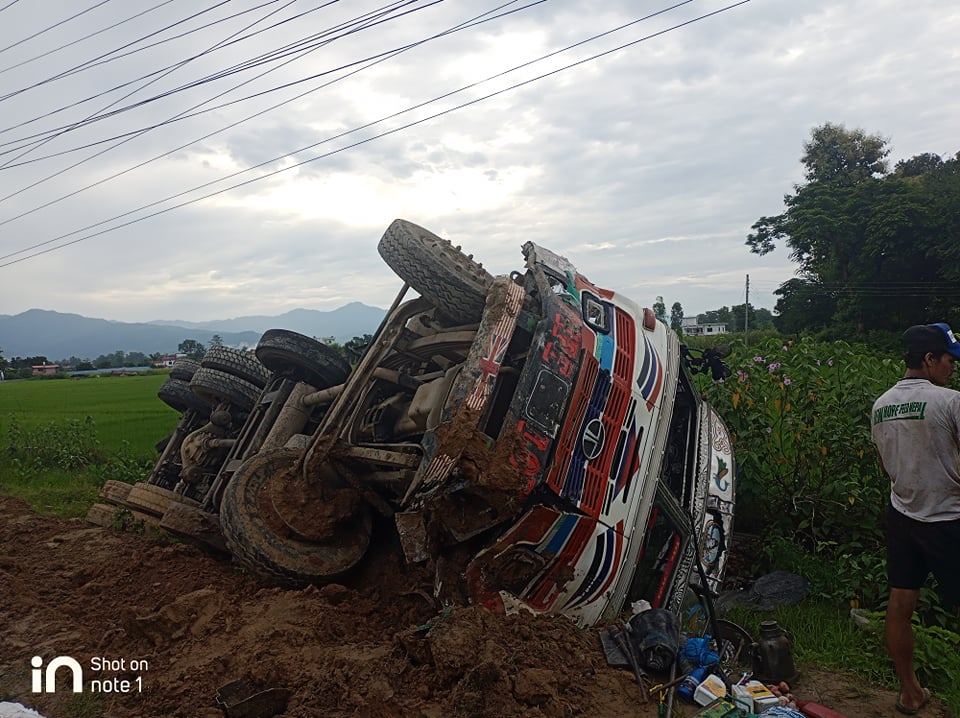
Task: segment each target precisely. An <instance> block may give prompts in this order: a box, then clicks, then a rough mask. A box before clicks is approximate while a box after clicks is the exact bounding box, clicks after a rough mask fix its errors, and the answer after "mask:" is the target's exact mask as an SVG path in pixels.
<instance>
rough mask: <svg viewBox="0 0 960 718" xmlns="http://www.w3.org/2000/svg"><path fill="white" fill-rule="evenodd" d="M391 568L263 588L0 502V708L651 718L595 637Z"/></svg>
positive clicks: (856, 706) (844, 694) (851, 703)
mask: <svg viewBox="0 0 960 718" xmlns="http://www.w3.org/2000/svg"><path fill="white" fill-rule="evenodd" d="M390 548H391V549H392V547H390ZM398 555H399V552H397V551H394V550H384V551H383V552H382V553H381V554H380V555H376V556H374V557H373V558H374V561H367V562H366V563H367V564H372V565H373V566H374V567H373V568H370V569H367V570H366V571H365V572H359V573H357V574H356V575H355V576H352V577H351V579H350V580H348V581H345V582H344V583H345V584H346V585H328V586H325V587H322V588H316V587H310V588H307V589H304V590H299V591H286V590H280V589H275V588H265V587H263V586H260V585H258V584H257V583H256V581H255V580H253V579H252V578H251V577H249V576H247V575H245V574H244V573H243V572H241V571H240V570H238V569H237V568H235V567H234V566H232V565H231V564H230V563H229V562H228V561H225V560H218V559H216V558H213V557H211V556H209V555H207V554H205V553H203V552H202V551H200V550H199V549H197V548H194V547H192V546H190V545H187V544H184V543H175V542H171V541H170V540H168V539H164V538H162V537H159V536H158V535H156V534H151V532H150V531H147V532H146V533H144V534H143V535H138V534H135V533H129V532H119V531H115V530H113V529H104V528H99V527H94V526H91V525H89V524H86V523H85V522H83V521H82V520H78V519H75V520H64V519H58V518H51V517H44V516H39V515H37V514H36V513H35V512H33V511H32V510H31V509H30V508H29V507H28V506H27V505H26V504H24V503H22V502H21V501H19V500H16V499H12V498H9V497H3V496H0V700H8V701H17V702H20V703H23V704H24V705H26V706H29V707H32V708H35V709H36V710H38V711H40V712H41V713H43V714H44V715H45V716H47V717H48V718H82V717H85V716H109V717H117V718H127V717H134V716H144V717H154V716H156V717H157V718H159V717H161V716H162V717H164V718H169V717H172V716H182V717H184V718H207V717H209V718H218V717H219V716H222V715H223V711H222V710H221V709H220V708H219V707H218V706H217V702H216V695H217V690H218V688H220V687H222V686H224V685H226V684H228V683H230V682H232V681H236V680H243V681H245V682H246V685H247V688H248V690H250V691H262V690H268V689H276V688H283V689H287V690H288V691H289V700H288V701H287V704H286V708H285V710H284V711H283V712H282V713H278V714H277V715H281V716H286V717H288V718H307V717H308V716H310V717H312V716H412V717H414V718H416V717H420V716H423V717H429V718H433V717H437V718H439V717H440V716H452V717H460V718H467V717H468V716H470V717H474V716H476V717H478V718H479V717H480V716H491V717H493V716H496V717H504V716H525V717H530V718H533V717H534V716H549V717H550V718H561V717H564V718H565V717H568V716H598V717H604V718H618V717H620V716H623V717H626V716H645V717H646V716H649V718H655V717H656V716H657V705H656V703H655V702H652V703H648V704H643V703H641V701H640V697H639V690H638V686H637V684H636V683H635V682H634V679H633V676H632V674H631V673H630V672H628V671H626V670H623V669H619V668H611V667H609V666H608V665H607V664H606V661H605V659H604V655H603V651H602V648H601V644H600V640H599V635H598V632H597V629H590V630H582V629H578V628H576V627H574V626H573V624H572V623H570V622H569V621H568V620H567V619H565V618H562V617H533V616H501V615H494V614H491V613H489V612H487V611H486V610H484V609H481V608H478V607H469V606H448V607H444V606H439V605H437V604H436V603H435V602H434V600H433V598H432V592H431V591H430V582H429V581H427V580H426V579H427V577H425V576H421V575H417V573H416V571H415V570H411V569H408V568H406V567H405V566H404V565H403V564H402V563H401V562H400V560H399V559H398V558H397V556H398ZM34 656H40V657H41V658H43V659H44V661H45V662H49V661H50V660H51V659H52V658H53V657H55V656H70V657H72V658H74V659H76V660H77V661H79V663H80V665H81V667H82V669H83V673H84V675H83V680H84V685H85V692H84V693H82V694H74V693H73V692H72V691H71V685H70V684H69V681H68V677H69V676H68V674H69V671H68V670H67V669H63V668H61V669H60V670H59V671H57V677H58V679H59V680H58V682H57V690H56V692H55V693H50V694H46V693H40V694H35V693H33V692H32V691H31V668H32V666H31V659H32V657H34ZM802 670H803V675H802V678H801V679H800V681H799V682H798V683H797V684H796V685H795V686H794V689H795V691H794V692H795V693H796V694H797V695H798V696H799V697H801V698H805V699H807V700H816V701H819V702H820V703H823V704H825V705H827V706H830V707H832V708H834V709H835V710H838V711H840V712H841V713H843V714H845V715H847V716H849V717H850V718H861V717H863V718H867V717H873V716H895V715H898V714H896V713H895V712H894V710H893V705H894V700H895V695H894V694H893V693H892V692H890V691H886V690H882V689H878V688H876V687H871V686H866V685H862V684H860V683H858V682H857V681H856V680H855V679H851V678H849V677H846V676H844V675H842V674H837V673H834V672H822V671H818V670H816V669H814V668H808V667H802ZM93 681H99V683H98V684H96V686H97V688H99V690H95V691H92V690H90V689H91V687H92V686H93V685H94V684H93ZM123 681H127V682H128V683H127V684H126V687H128V688H129V690H128V692H119V691H117V689H118V688H120V689H122V688H123V687H125V686H124V683H123ZM106 687H109V688H111V692H105V688H106ZM227 702H228V703H230V700H228V701H227ZM694 712H695V710H694V708H693V707H691V706H687V705H683V704H679V703H678V704H677V705H676V707H675V709H674V713H673V714H674V715H675V716H677V717H678V718H685V717H689V716H692V715H693V713H694ZM947 715H949V714H948V713H947V712H946V711H945V709H944V708H943V707H942V706H940V705H939V704H934V705H931V707H930V708H928V709H927V710H925V711H924V712H923V716H924V717H925V718H926V717H929V718H941V717H943V716H947Z"/></svg>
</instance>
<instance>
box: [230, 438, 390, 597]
mask: <svg viewBox="0 0 960 718" xmlns="http://www.w3.org/2000/svg"><path fill="white" fill-rule="evenodd" d="M300 453H301V452H299V451H297V450H295V449H276V450H273V451H267V452H264V453H262V454H257V455H256V456H253V457H251V458H250V459H248V460H247V461H245V462H244V463H243V464H242V465H241V466H240V468H238V469H237V472H236V473H235V474H234V475H233V478H232V479H231V480H230V482H229V483H228V484H227V486H226V489H225V490H224V492H223V499H222V501H221V503H220V527H221V529H222V530H223V536H224V538H225V539H226V541H227V547H228V548H229V549H230V553H231V554H233V557H234V559H236V560H237V561H238V562H239V563H241V564H243V565H244V566H245V567H246V568H247V569H249V570H250V571H251V572H252V573H254V574H255V575H256V576H258V577H259V578H261V579H262V580H264V581H266V582H268V583H271V584H276V585H281V586H291V587H298V588H299V587H303V586H306V585H308V584H311V583H319V582H323V581H328V580H330V579H332V578H334V577H336V576H338V575H340V574H342V573H343V572H344V571H346V570H348V569H350V568H352V567H353V566H355V565H356V564H357V563H358V562H359V561H360V559H362V558H363V556H364V554H365V553H366V552H367V547H368V546H369V545H370V534H371V530H372V519H371V516H370V511H369V508H368V506H367V504H365V503H362V502H361V505H360V507H359V511H357V512H356V513H354V514H352V515H350V516H347V517H343V518H344V519H345V520H341V521H338V522H337V524H336V530H335V531H334V532H332V533H331V534H330V535H328V536H326V537H325V538H324V539H323V540H322V542H321V541H317V540H308V539H305V538H303V537H302V536H300V535H298V534H297V533H296V532H295V531H293V530H291V528H290V526H289V525H288V522H286V521H285V520H284V518H282V517H281V516H280V514H279V513H278V512H277V510H276V508H275V506H274V503H275V499H276V496H277V494H278V493H280V494H282V493H283V492H284V491H286V490H287V488H288V486H289V485H291V484H292V483H293V482H297V481H302V478H301V477H300V472H299V466H300V465H299V462H298V459H299V457H300ZM320 481H321V482H322V484H323V492H324V495H325V496H326V497H330V496H333V495H334V494H335V493H336V492H337V491H340V490H349V489H348V487H346V486H345V485H344V484H343V483H342V481H340V480H338V478H337V477H336V476H334V475H333V474H332V472H328V473H326V474H325V475H324V476H323V477H322V478H321V479H320ZM332 500H333V501H335V499H332ZM308 506H309V504H308ZM298 518H305V517H302V516H301V517H298ZM306 518H309V517H306Z"/></svg>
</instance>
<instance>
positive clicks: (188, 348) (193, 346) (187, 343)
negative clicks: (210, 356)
mask: <svg viewBox="0 0 960 718" xmlns="http://www.w3.org/2000/svg"><path fill="white" fill-rule="evenodd" d="M177 351H179V352H180V353H181V354H186V355H187V356H188V357H190V358H191V359H195V360H196V361H200V360H201V359H203V355H204V354H206V353H207V348H206V347H205V346H203V344H201V343H200V342H198V341H197V340H196V339H184V340H183V341H182V342H180V344H179V345H178V346H177Z"/></svg>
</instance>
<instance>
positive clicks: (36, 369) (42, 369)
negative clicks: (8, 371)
mask: <svg viewBox="0 0 960 718" xmlns="http://www.w3.org/2000/svg"><path fill="white" fill-rule="evenodd" d="M30 369H31V370H32V374H33V375H34V376H54V375H55V374H56V373H57V372H58V371H60V365H59V364H37V365H36V366H32V367H30Z"/></svg>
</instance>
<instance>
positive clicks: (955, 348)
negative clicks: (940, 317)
mask: <svg viewBox="0 0 960 718" xmlns="http://www.w3.org/2000/svg"><path fill="white" fill-rule="evenodd" d="M930 326H931V327H936V328H937V329H939V330H940V331H941V332H943V336H944V339H946V342H947V346H946V351H947V353H948V354H950V355H951V356H953V357H955V358H957V359H960V342H958V341H957V338H956V337H955V336H953V330H952V329H951V328H950V325H949V324H944V323H943V322H937V323H936V324H931V325H930Z"/></svg>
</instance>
